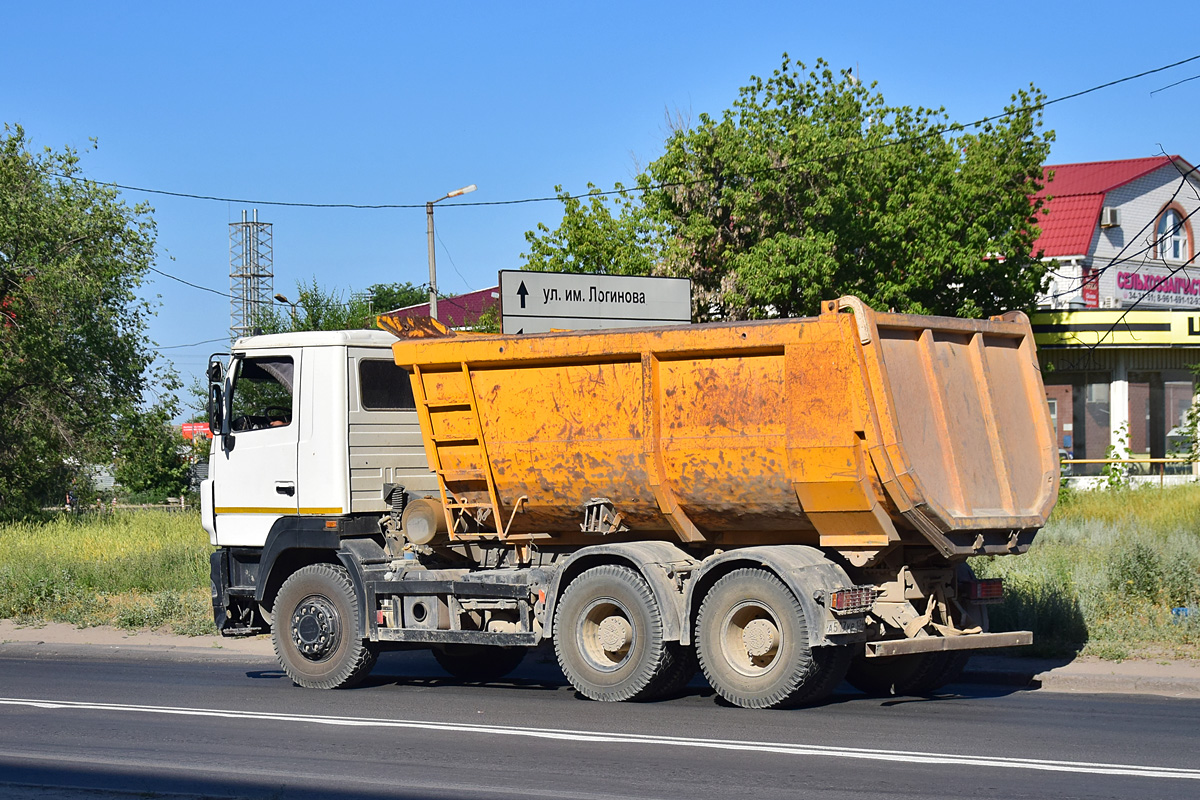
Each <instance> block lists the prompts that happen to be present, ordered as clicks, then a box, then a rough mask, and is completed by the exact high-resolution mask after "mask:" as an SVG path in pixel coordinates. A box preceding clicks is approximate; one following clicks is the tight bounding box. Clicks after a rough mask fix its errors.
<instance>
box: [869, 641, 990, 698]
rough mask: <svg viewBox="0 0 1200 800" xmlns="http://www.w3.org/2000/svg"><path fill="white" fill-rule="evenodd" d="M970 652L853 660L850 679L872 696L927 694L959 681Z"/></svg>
mask: <svg viewBox="0 0 1200 800" xmlns="http://www.w3.org/2000/svg"><path fill="white" fill-rule="evenodd" d="M968 658H970V654H969V653H961V652H959V653H914V654H913V655H908V656H891V657H888V658H867V657H865V656H857V657H855V659H854V660H853V661H852V662H851V663H850V670H849V672H848V673H847V674H846V680H847V681H848V682H849V683H850V685H851V686H853V687H854V688H856V689H858V690H859V691H862V692H865V693H866V694H869V695H871V696H872V697H887V696H889V695H924V694H929V693H930V692H934V691H937V690H938V689H940V688H942V687H943V686H945V685H946V684H948V683H953V682H954V681H956V680H958V676H959V675H961V674H962V671H963V667H965V666H966V665H967V659H968Z"/></svg>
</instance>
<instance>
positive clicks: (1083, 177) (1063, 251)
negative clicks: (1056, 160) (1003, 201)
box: [1034, 156, 1191, 256]
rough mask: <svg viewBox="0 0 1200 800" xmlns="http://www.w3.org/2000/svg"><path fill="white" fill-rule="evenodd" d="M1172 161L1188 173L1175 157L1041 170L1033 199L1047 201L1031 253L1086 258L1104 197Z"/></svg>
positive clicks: (1182, 163) (1132, 159)
mask: <svg viewBox="0 0 1200 800" xmlns="http://www.w3.org/2000/svg"><path fill="white" fill-rule="evenodd" d="M1172 161H1179V162H1180V164H1181V166H1183V168H1184V169H1188V170H1190V169H1191V165H1190V164H1188V163H1187V162H1186V161H1184V160H1183V159H1182V158H1180V157H1179V156H1154V157H1153V158H1129V159H1125V160H1123V161H1091V162H1088V163H1085V164H1057V165H1050V166H1047V167H1044V168H1043V170H1042V176H1043V181H1046V185H1045V187H1044V188H1043V189H1042V190H1041V191H1040V192H1038V193H1037V195H1036V196H1037V197H1043V198H1045V197H1049V198H1050V199H1049V200H1047V201H1046V203H1045V204H1044V205H1043V206H1042V209H1043V211H1047V212H1049V213H1046V214H1044V215H1043V216H1042V217H1041V219H1040V220H1039V222H1038V226H1039V227H1040V228H1041V229H1042V235H1041V237H1040V238H1039V239H1038V240H1037V242H1036V243H1035V244H1034V252H1035V253H1036V252H1037V251H1038V250H1041V251H1043V255H1046V256H1082V255H1087V252H1088V249H1089V248H1090V247H1091V244H1092V236H1093V234H1094V233H1095V232H1096V224H1097V223H1098V222H1099V221H1100V210H1101V209H1102V208H1103V207H1104V196H1105V194H1107V193H1108V192H1111V191H1112V190H1113V189H1116V188H1117V187H1119V186H1124V185H1125V184H1127V183H1130V182H1132V181H1135V180H1137V179H1138V178H1141V177H1143V176H1145V175H1148V174H1150V173H1151V172H1153V171H1154V170H1156V169H1159V168H1161V167H1164V166H1166V165H1168V164H1170V163H1171V162H1172ZM1051 173H1053V179H1052V180H1050V175H1051Z"/></svg>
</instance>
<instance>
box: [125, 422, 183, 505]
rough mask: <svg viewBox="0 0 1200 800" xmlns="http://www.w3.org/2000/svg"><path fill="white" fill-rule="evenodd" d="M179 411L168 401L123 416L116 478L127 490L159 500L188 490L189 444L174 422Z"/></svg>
mask: <svg viewBox="0 0 1200 800" xmlns="http://www.w3.org/2000/svg"><path fill="white" fill-rule="evenodd" d="M176 410H177V409H176V407H175V404H174V402H173V401H172V400H168V401H165V402H160V403H157V404H155V405H154V406H152V407H150V408H148V409H133V410H130V411H127V412H126V413H125V414H124V415H123V416H122V419H121V421H120V424H119V430H120V432H121V442H120V444H119V445H118V448H117V458H116V470H115V471H114V477H115V478H116V479H117V482H118V483H120V484H121V486H123V487H124V488H125V489H126V490H127V491H129V492H132V493H135V494H141V495H153V496H154V497H155V499H156V500H157V499H161V498H165V497H170V496H173V495H179V494H182V493H183V492H184V490H186V489H187V485H188V460H187V458H186V456H185V455H184V453H186V452H187V451H188V450H189V445H188V442H187V441H186V440H185V439H184V438H183V435H182V434H181V433H180V431H179V428H178V426H176V425H174V424H172V422H171V420H172V418H173V417H174V416H175V412H176Z"/></svg>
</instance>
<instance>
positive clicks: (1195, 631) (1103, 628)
mask: <svg viewBox="0 0 1200 800" xmlns="http://www.w3.org/2000/svg"><path fill="white" fill-rule="evenodd" d="M972 566H973V567H974V568H975V571H976V573H978V574H979V575H980V576H981V577H1002V578H1004V580H1005V586H1006V590H1005V594H1006V600H1005V603H1004V604H1003V605H1002V606H993V610H992V615H991V619H992V628H993V630H1013V629H1027V630H1032V631H1033V632H1034V637H1035V642H1036V644H1035V645H1034V648H1033V651H1034V652H1035V653H1036V654H1039V655H1069V654H1072V653H1075V652H1079V651H1081V650H1082V652H1084V653H1085V654H1089V655H1096V656H1100V657H1102V658H1108V659H1117V660H1119V659H1123V658H1130V657H1135V656H1141V657H1169V658H1200V616H1197V612H1196V611H1195V610H1194V609H1196V608H1197V607H1198V606H1200V487H1198V486H1178V487H1171V488H1166V489H1159V488H1157V487H1146V488H1141V489H1120V490H1113V491H1093V492H1077V493H1066V494H1065V495H1064V497H1063V498H1062V499H1061V500H1060V502H1059V505H1058V507H1057V508H1056V509H1055V511H1054V514H1053V516H1052V518H1051V520H1050V524H1048V525H1047V526H1046V528H1045V529H1044V530H1043V531H1042V532H1041V533H1039V534H1038V537H1037V539H1035V540H1034V544H1033V546H1032V547H1031V548H1030V550H1029V552H1028V553H1026V554H1024V555H1021V556H1015V557H1013V556H1008V557H1002V558H978V559H973V560H972ZM1175 608H1187V609H1190V610H1191V615H1190V616H1187V617H1182V616H1177V615H1175V614H1173V613H1172V609H1175Z"/></svg>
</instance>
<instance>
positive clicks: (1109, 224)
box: [1100, 207, 1121, 228]
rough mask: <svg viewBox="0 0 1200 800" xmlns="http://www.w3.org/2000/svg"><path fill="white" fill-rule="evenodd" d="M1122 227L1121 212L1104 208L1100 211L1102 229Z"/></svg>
mask: <svg viewBox="0 0 1200 800" xmlns="http://www.w3.org/2000/svg"><path fill="white" fill-rule="evenodd" d="M1120 225H1121V212H1120V210H1119V209H1116V208H1111V207H1109V208H1102V209H1101V210H1100V227H1101V228H1117V227H1120Z"/></svg>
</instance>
